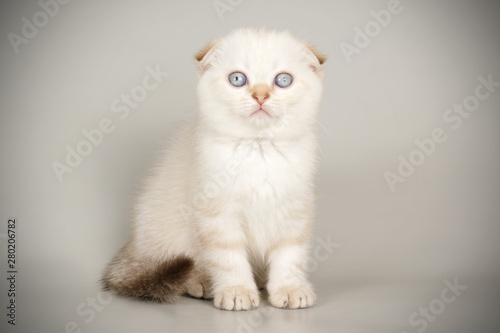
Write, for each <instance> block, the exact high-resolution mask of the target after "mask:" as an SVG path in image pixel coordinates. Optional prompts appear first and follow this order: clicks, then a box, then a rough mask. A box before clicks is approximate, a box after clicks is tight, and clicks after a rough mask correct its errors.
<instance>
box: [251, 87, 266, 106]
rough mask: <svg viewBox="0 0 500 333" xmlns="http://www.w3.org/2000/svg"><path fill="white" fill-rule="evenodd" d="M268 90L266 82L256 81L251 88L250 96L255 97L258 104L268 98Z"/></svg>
mask: <svg viewBox="0 0 500 333" xmlns="http://www.w3.org/2000/svg"><path fill="white" fill-rule="evenodd" d="M269 90H270V89H269V87H268V86H267V84H264V83H257V84H256V85H254V86H253V87H252V88H251V92H252V97H253V98H255V100H256V101H257V103H259V105H262V104H264V102H265V101H266V99H267V98H269Z"/></svg>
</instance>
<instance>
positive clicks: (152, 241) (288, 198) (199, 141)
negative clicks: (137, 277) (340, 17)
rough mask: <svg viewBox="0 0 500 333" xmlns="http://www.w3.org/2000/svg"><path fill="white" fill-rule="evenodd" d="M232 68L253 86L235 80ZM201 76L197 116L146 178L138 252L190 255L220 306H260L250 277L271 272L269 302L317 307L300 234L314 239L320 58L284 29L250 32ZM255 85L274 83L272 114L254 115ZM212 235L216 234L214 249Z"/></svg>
mask: <svg viewBox="0 0 500 333" xmlns="http://www.w3.org/2000/svg"><path fill="white" fill-rule="evenodd" d="M235 71H240V72H243V73H245V75H246V76H247V78H248V86H246V87H239V88H237V87H234V86H232V85H231V84H230V83H229V81H228V75H229V74H230V73H232V72H235ZM199 72H200V78H199V85H198V96H199V113H198V115H197V117H196V119H195V121H193V122H192V123H191V124H189V125H188V126H185V128H183V129H181V130H180V131H179V133H177V135H176V136H175V137H174V139H173V140H172V143H171V145H170V147H169V149H168V150H167V151H166V153H165V155H164V158H163V159H162V161H161V163H160V164H159V165H158V166H157V167H156V168H155V171H154V173H153V175H152V176H151V177H150V178H149V179H148V180H147V182H146V184H145V189H144V192H143V194H142V195H141V196H140V198H139V202H138V205H137V207H136V218H135V223H134V228H133V233H132V241H131V245H132V246H133V251H134V252H135V253H136V254H137V256H140V257H142V258H148V259H154V260H155V261H162V260H167V259H169V258H172V257H175V256H177V255H187V256H189V257H191V258H193V259H194V260H195V263H196V267H197V269H198V270H200V271H202V272H203V274H206V275H207V278H208V279H209V280H210V282H211V296H213V297H214V302H215V305H216V306H217V307H219V308H222V309H230V310H231V309H234V310H240V309H249V308H252V307H255V306H257V305H258V303H259V296H258V290H257V285H256V282H255V279H254V275H253V274H255V275H256V279H257V280H259V279H260V280H262V282H261V283H266V280H268V281H267V290H268V292H269V294H270V301H271V303H272V304H273V305H275V306H278V307H289V308H299V307H307V306H310V305H312V303H313V302H314V293H313V291H312V289H311V287H310V285H309V284H308V282H307V280H306V276H305V274H304V272H303V270H301V267H303V266H304V264H305V262H306V260H307V242H300V243H298V244H297V243H296V242H294V241H293V240H294V239H302V238H304V237H305V239H307V235H308V232H309V225H310V223H311V220H312V218H313V216H312V211H313V201H314V193H313V181H314V171H315V165H316V154H317V143H316V139H315V134H314V127H315V126H314V122H315V116H316V112H317V106H318V103H319V100H320V97H321V92H322V84H321V65H320V63H319V62H318V59H317V58H316V56H315V55H314V54H313V53H312V52H311V50H310V49H309V48H308V47H307V46H306V44H304V43H303V42H301V41H298V40H296V39H295V38H293V37H292V36H291V35H290V34H289V33H287V32H272V31H271V32H270V31H265V30H251V29H242V30H237V31H235V32H233V33H232V34H230V35H229V36H227V37H225V38H223V39H221V40H219V41H217V43H216V44H215V46H214V47H213V48H212V49H211V50H210V51H209V52H208V54H207V55H206V56H205V57H204V58H203V59H202V60H201V61H200V62H199ZM282 72H286V73H289V74H291V75H292V76H293V83H292V85H291V86H289V87H287V88H280V87H277V86H275V85H274V78H275V76H276V75H277V74H279V73H282ZM257 83H265V84H267V85H268V86H270V87H272V91H271V93H270V97H269V98H268V99H267V100H266V102H265V103H264V105H266V107H267V108H268V110H269V113H270V115H271V117H262V116H250V114H251V113H252V111H253V110H254V109H255V108H256V107H257V106H258V104H257V102H256V100H255V99H254V98H253V97H252V96H251V94H250V93H249V92H248V88H250V87H252V86H253V85H254V84H257ZM206 235H211V236H212V238H211V239H215V240H218V241H220V242H216V244H214V246H209V245H207V244H206V243H204V241H203V239H204V237H205V236H206ZM301 236H302V238H301ZM288 240H289V241H288ZM280 242H281V243H280ZM277 244H278V245H277ZM279 244H281V245H279ZM226 245H227V246H226ZM275 246H278V247H277V248H275V249H274V247H275ZM273 249H274V250H273ZM257 275H259V278H257ZM262 287H264V286H262Z"/></svg>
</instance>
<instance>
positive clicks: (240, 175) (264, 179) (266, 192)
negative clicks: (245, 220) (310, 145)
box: [208, 140, 313, 204]
mask: <svg viewBox="0 0 500 333" xmlns="http://www.w3.org/2000/svg"><path fill="white" fill-rule="evenodd" d="M211 156H212V158H211V159H210V162H209V165H210V166H209V168H208V173H209V178H211V179H213V180H214V181H215V182H216V183H217V184H218V186H219V187H220V191H221V193H222V194H225V195H228V196H231V197H232V198H233V199H236V200H238V201H245V202H246V203H247V204H250V203H252V202H253V203H266V204H277V203H278V202H279V201H280V200H281V199H283V198H285V197H287V196H289V195H290V194H293V193H296V192H297V191H301V190H303V187H304V186H306V185H307V184H308V183H309V181H310V178H311V174H312V161H311V160H312V159H313V156H312V152H311V151H308V150H307V149H304V148H303V147H301V146H296V145H293V144H279V143H275V142H272V141H269V140H247V141H241V142H238V143H237V144H233V145H230V144H225V145H224V144H220V145H215V146H213V147H212V151H211Z"/></svg>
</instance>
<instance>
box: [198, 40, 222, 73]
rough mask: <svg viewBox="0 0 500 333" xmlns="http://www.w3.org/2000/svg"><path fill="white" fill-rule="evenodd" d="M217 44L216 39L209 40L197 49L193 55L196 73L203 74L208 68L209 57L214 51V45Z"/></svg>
mask: <svg viewBox="0 0 500 333" xmlns="http://www.w3.org/2000/svg"><path fill="white" fill-rule="evenodd" d="M215 44H217V42H216V41H212V42H210V43H209V44H208V45H206V46H205V47H204V48H202V49H201V50H199V51H198V52H197V53H196V54H195V55H194V58H195V59H196V64H197V65H198V74H200V75H201V74H203V73H204V72H205V71H206V70H207V69H209V68H210V64H211V60H213V59H211V58H212V57H211V56H212V55H213V53H214V46H215Z"/></svg>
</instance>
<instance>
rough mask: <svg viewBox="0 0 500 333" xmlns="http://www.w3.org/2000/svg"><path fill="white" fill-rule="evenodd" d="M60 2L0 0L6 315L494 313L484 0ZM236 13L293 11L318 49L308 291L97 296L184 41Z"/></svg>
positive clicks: (493, 133) (435, 328) (55, 327)
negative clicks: (284, 303) (298, 296)
mask: <svg viewBox="0 0 500 333" xmlns="http://www.w3.org/2000/svg"><path fill="white" fill-rule="evenodd" d="M63 2H64V1H62V0H61V2H55V0H42V1H41V2H40V3H39V2H37V1H24V2H23V3H22V4H21V3H20V2H18V1H10V2H2V4H1V5H0V13H1V14H0V26H1V32H2V39H1V40H0V45H1V46H0V50H1V58H0V59H1V61H0V66H1V72H0V73H1V80H2V81H1V84H2V89H1V91H0V105H1V115H0V147H1V160H0V166H1V173H0V179H1V183H0V184H1V187H0V191H1V192H0V196H1V200H0V219H1V221H2V222H1V224H0V248H1V263H2V266H1V268H2V273H1V274H0V276H1V277H2V278H1V279H0V280H1V282H0V286H1V293H0V308H2V309H3V310H2V313H1V315H0V318H1V319H0V330H1V331H2V332H53V333H55V332H115V331H116V332H180V331H185V332H200V331H204V332H206V331H210V332H276V331H286V330H287V331H288V332H370V333H372V332H396V333H399V332H407V333H410V332H412V333H413V332H424V331H425V332H454V333H456V332H472V331H474V332H498V331H499V329H500V323H499V320H498V310H499V308H500V301H499V297H500V260H499V254H500V234H499V231H500V228H499V224H500V208H499V207H500V205H499V204H500V200H499V199H500V191H499V190H500V186H499V185H500V176H499V170H500V150H499V138H500V133H499V125H500V123H499V120H500V114H499V111H500V110H499V106H500V86H499V85H500V84H499V83H498V82H500V66H499V65H500V38H499V37H498V36H499V35H498V33H499V31H500V30H499V27H500V20H499V18H500V4H499V3H498V2H495V1H474V2H472V1H410V0H401V1H400V2H397V1H394V0H393V1H388V0H381V1H369V2H368V1H365V2H361V1H347V0H344V1H326V0H325V1H320V0H318V1H298V0H293V1H284V0H273V1H250V0H246V1H242V0H220V1H213V0H205V1H159V0H158V1H131V0H127V1H123V0H122V1H118V0H114V1H71V2H69V3H67V4H66V3H63ZM243 26H252V27H263V26H264V27H268V28H276V29H289V30H290V31H292V32H293V33H294V34H295V35H296V36H298V37H299V38H301V39H304V40H307V41H309V42H310V43H312V44H313V45H315V46H316V47H317V48H318V49H319V50H320V51H322V52H323V53H325V54H326V55H327V57H328V61H327V64H326V67H325V78H324V86H325V93H324V99H323V101H322V104H321V110H320V116H319V124H318V130H319V132H318V133H319V141H320V144H321V150H322V154H321V165H320V172H319V175H318V214H317V221H316V224H315V233H314V239H313V242H312V250H311V261H310V262H309V265H308V270H309V272H310V275H311V280H312V281H313V283H314V284H315V287H316V291H317V294H318V301H317V304H316V305H315V306H314V307H313V308H311V309H307V310H300V311H285V310H274V309H273V308H271V307H270V306H269V303H267V302H264V303H263V304H262V305H261V307H260V308H259V310H255V311H249V312H242V313H232V312H223V311H218V310H216V309H214V308H213V306H212V303H211V302H207V301H199V300H194V299H189V298H182V299H181V300H180V301H179V302H178V303H177V304H174V305H165V304H149V303H142V302H137V301H133V300H130V299H123V298H118V297H116V296H110V295H109V294H100V293H99V284H98V279H99V277H100V273H101V272H102V269H103V267H104V265H105V264H106V263H107V262H108V261H109V260H110V259H111V258H112V256H113V255H114V254H115V253H116V251H117V250H118V249H119V247H120V246H122V245H123V244H124V242H125V241H126V239H127V236H128V233H129V225H128V220H129V218H130V215H131V214H130V212H131V207H132V204H133V202H134V196H135V195H136V193H137V192H138V190H139V186H140V183H141V179H143V177H144V175H145V173H146V172H147V170H148V169H149V167H150V166H151V164H152V163H153V161H154V160H155V157H156V153H157V152H158V150H159V149H160V148H161V147H162V142H164V141H165V139H166V138H168V136H169V133H171V130H172V129H173V128H174V127H175V126H176V122H178V121H180V120H182V119H184V118H186V117H188V116H189V115H190V114H192V113H193V112H195V110H196V95H195V85H196V72H195V66H194V61H193V54H194V53H195V52H196V51H197V50H198V49H200V48H201V47H202V46H204V45H205V44H206V43H207V42H208V41H210V40H211V39H213V38H216V37H220V36H223V35H225V34H227V33H228V32H229V31H231V30H232V29H234V28H237V27H243ZM151 71H153V72H154V71H157V72H161V73H160V74H157V75H156V77H157V81H156V84H153V83H154V82H155V81H154V80H150V81H148V82H149V83H150V85H149V86H148V87H149V90H148V89H146V88H145V87H144V86H143V80H144V79H145V78H146V77H147V76H148V75H150V74H148V73H149V72H151ZM162 73H163V74H162ZM164 73H168V75H167V74H164ZM488 81H489V83H488ZM495 82H497V83H495ZM152 84H153V86H152ZM125 95H130V96H132V97H131V98H132V99H131V101H130V102H129V106H126V104H125V103H126V101H125V100H122V99H123V98H127V97H126V96H125ZM118 108H121V109H119V110H118ZM127 109H128V111H127ZM120 110H121V111H120ZM115 111H118V112H115ZM96 129H99V132H97V130H96ZM85 133H86V134H85ZM99 133H102V136H101V135H100V134H99ZM87 136H89V137H90V138H91V139H89V138H87ZM92 141H93V142H92ZM73 150H74V151H75V152H76V154H79V155H85V156H80V158H78V157H76V156H75V155H74V154H75V153H69V152H70V151H73ZM67 155H69V157H68V156H67ZM66 159H68V161H66ZM55 170H58V171H55ZM58 174H59V176H58ZM9 218H15V219H16V226H17V229H16V230H15V231H16V238H15V240H16V253H15V255H16V263H15V266H14V269H15V271H16V272H17V273H15V274H14V275H15V291H16V295H15V302H16V303H15V304H16V325H15V326H14V325H11V324H8V320H10V318H9V317H8V316H7V314H9V313H10V309H8V308H7V306H9V304H10V303H9V302H10V300H11V299H14V297H9V296H8V293H9V289H11V288H10V287H11V286H10V281H9V280H7V278H9V277H10V275H11V273H7V271H8V270H10V269H9V267H8V266H7V264H8V261H7V259H8V257H7V256H8V252H7V250H8V248H7V246H8V239H9V235H8V234H7V227H8V219H9Z"/></svg>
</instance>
